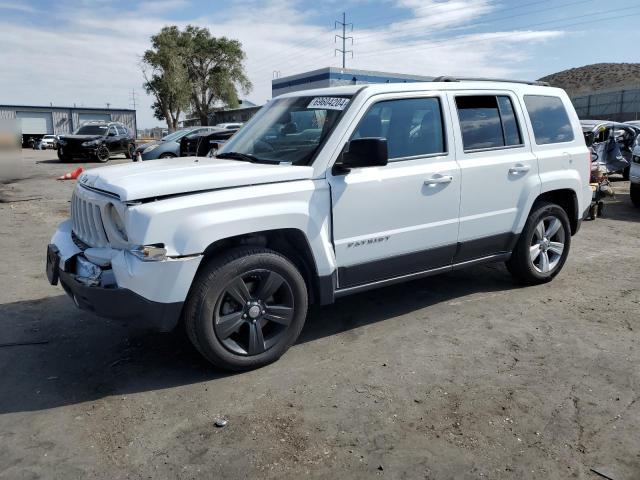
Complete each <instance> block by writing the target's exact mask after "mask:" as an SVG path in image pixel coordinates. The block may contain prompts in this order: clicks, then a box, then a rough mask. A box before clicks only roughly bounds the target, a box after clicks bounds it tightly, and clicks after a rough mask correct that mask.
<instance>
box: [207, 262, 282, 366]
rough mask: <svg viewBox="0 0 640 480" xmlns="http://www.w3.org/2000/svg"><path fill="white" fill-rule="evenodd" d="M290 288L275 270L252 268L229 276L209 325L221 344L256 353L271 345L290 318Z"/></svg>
mask: <svg viewBox="0 0 640 480" xmlns="http://www.w3.org/2000/svg"><path fill="white" fill-rule="evenodd" d="M293 312H294V300H293V290H292V288H291V286H290V285H289V283H288V282H287V281H286V280H285V279H284V278H283V277H282V276H281V275H279V274H278V273H276V272H273V271H269V270H252V271H250V272H247V273H246V274H243V275H240V276H238V277H236V278H235V279H233V280H232V281H231V282H230V283H229V284H228V285H227V286H226V287H225V289H224V292H223V294H222V295H221V296H220V298H219V299H218V302H217V304H216V308H215V311H214V318H213V325H214V330H215V332H216V336H217V337H218V339H219V340H220V342H221V343H222V345H224V347H225V348H226V349H227V350H229V351H231V352H233V353H235V354H238V355H258V354H260V353H263V352H265V351H267V350H269V349H270V348H271V347H273V346H274V345H275V344H276V343H278V341H279V340H280V339H281V338H282V337H283V335H284V334H285V333H286V331H287V328H288V327H289V325H290V324H291V321H292V320H293Z"/></svg>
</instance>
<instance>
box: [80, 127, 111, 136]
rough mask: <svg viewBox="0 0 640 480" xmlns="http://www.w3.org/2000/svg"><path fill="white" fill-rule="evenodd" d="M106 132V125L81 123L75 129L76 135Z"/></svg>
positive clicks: (102, 133)
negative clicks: (81, 124) (80, 125)
mask: <svg viewBox="0 0 640 480" xmlns="http://www.w3.org/2000/svg"><path fill="white" fill-rule="evenodd" d="M106 132H107V126H106V125H83V126H82V127H80V128H79V129H78V130H76V133H75V134H76V135H104V134H105V133H106Z"/></svg>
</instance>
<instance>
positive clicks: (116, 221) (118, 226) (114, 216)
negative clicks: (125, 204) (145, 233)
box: [107, 204, 129, 242]
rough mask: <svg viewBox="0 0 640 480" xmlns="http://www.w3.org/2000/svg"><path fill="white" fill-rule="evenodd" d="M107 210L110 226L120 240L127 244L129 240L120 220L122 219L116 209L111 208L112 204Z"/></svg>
mask: <svg viewBox="0 0 640 480" xmlns="http://www.w3.org/2000/svg"><path fill="white" fill-rule="evenodd" d="M107 209H108V211H109V220H111V225H112V226H113V228H114V229H115V230H116V232H118V234H119V235H120V236H121V237H122V240H124V241H125V242H127V241H128V240H129V238H128V237H127V231H126V229H125V227H124V221H123V220H122V217H121V216H120V214H119V213H118V210H116V207H115V206H113V205H112V204H109V206H108V207H107Z"/></svg>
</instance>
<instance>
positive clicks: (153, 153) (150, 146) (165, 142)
mask: <svg viewBox="0 0 640 480" xmlns="http://www.w3.org/2000/svg"><path fill="white" fill-rule="evenodd" d="M214 130H217V129H216V127H190V128H183V129H182V130H177V131H175V132H173V133H170V134H169V135H166V136H164V137H162V138H161V139H160V140H157V141H155V142H149V143H145V144H142V145H140V146H138V147H137V148H136V151H135V154H134V156H133V161H134V162H135V161H137V160H138V153H139V154H140V159H141V160H156V159H158V158H174V157H179V156H180V140H182V137H184V136H185V135H190V134H192V133H206V132H211V131H214Z"/></svg>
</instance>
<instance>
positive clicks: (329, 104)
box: [307, 97, 349, 110]
mask: <svg viewBox="0 0 640 480" xmlns="http://www.w3.org/2000/svg"><path fill="white" fill-rule="evenodd" d="M348 103H349V99H348V98H339V97H316V98H314V99H313V100H311V103H310V104H309V105H308V106H307V108H322V109H325V110H344V107H346V106H347V104H348Z"/></svg>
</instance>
